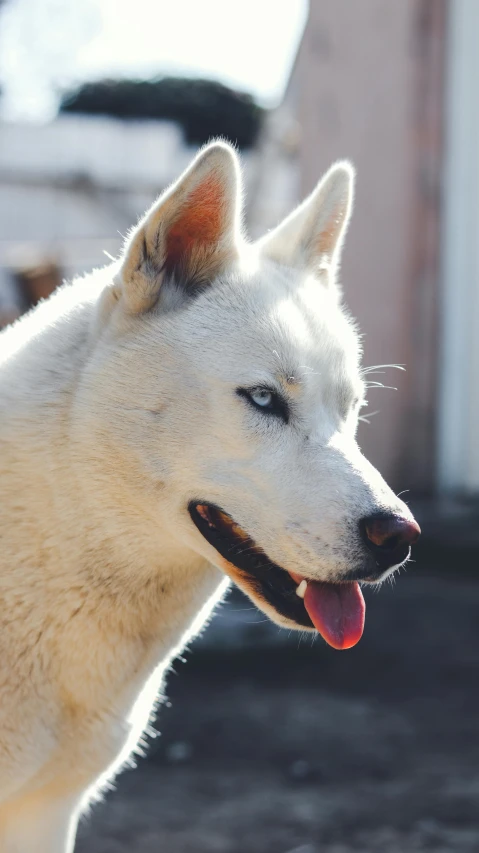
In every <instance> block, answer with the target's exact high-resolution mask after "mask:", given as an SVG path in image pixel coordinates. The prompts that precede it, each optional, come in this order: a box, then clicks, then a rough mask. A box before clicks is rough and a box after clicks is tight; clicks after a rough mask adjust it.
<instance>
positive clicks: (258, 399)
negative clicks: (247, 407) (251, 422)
mask: <svg viewBox="0 0 479 853" xmlns="http://www.w3.org/2000/svg"><path fill="white" fill-rule="evenodd" d="M250 396H251V399H252V401H253V403H254V404H255V406H260V408H261V409H270V408H271V407H272V405H273V394H272V392H271V391H267V390H266V388H257V389H256V390H255V391H251V395H250Z"/></svg>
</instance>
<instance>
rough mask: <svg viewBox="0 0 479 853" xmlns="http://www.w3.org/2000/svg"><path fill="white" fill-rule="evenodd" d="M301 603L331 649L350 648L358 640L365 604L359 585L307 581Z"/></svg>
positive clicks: (354, 583)
mask: <svg viewBox="0 0 479 853" xmlns="http://www.w3.org/2000/svg"><path fill="white" fill-rule="evenodd" d="M304 606H305V608H306V610H307V611H308V614H309V618H310V619H311V622H312V623H313V625H314V627H315V628H316V630H317V631H319V633H320V634H321V636H322V637H323V638H324V639H325V640H326V642H327V643H329V645H330V646H332V647H333V649H350V648H351V646H355V645H356V643H358V642H359V640H360V639H361V635H362V633H363V630H364V616H365V612H366V605H365V603H364V598H363V594H362V592H361V590H360V588H359V584H358V583H356V581H354V582H348V583H319V582H318V581H308V586H307V588H306V592H305V595H304Z"/></svg>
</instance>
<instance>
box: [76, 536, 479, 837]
mask: <svg viewBox="0 0 479 853" xmlns="http://www.w3.org/2000/svg"><path fill="white" fill-rule="evenodd" d="M475 565H476V566H477V553H476V564H475ZM460 568H461V567H460V566H457V569H458V570H459V569H460ZM440 575H441V576H434V574H432V573H429V574H427V572H426V573H423V574H421V575H420V576H418V575H417V574H415V573H414V571H413V570H410V571H409V573H408V574H407V575H406V576H404V577H402V578H400V579H399V580H398V582H397V584H396V586H395V588H394V589H391V588H390V587H386V588H383V589H382V590H381V591H380V592H379V593H377V594H374V593H373V594H370V595H369V596H368V600H367V605H368V614H367V626H366V633H365V636H364V638H363V640H362V641H361V643H360V644H359V645H358V646H357V647H356V648H355V649H353V650H351V651H349V652H334V651H333V650H331V649H329V648H327V647H326V646H325V644H324V643H323V642H322V641H316V642H315V643H314V644H313V645H311V640H310V639H308V640H304V639H303V640H301V639H299V638H298V637H297V636H290V637H289V636H288V635H287V634H286V632H284V633H282V634H278V632H277V631H276V629H275V628H273V627H270V626H269V625H268V626H267V627H266V628H265V624H266V623H262V622H261V624H259V625H257V626H255V624H253V623H254V622H256V621H258V622H259V621H260V620H262V618H263V617H262V616H260V614H258V613H257V612H256V611H254V610H251V609H249V608H250V604H249V603H248V602H246V600H245V599H243V598H241V597H240V596H239V594H235V596H234V598H233V600H232V602H231V603H230V605H229V606H228V607H227V608H225V609H224V610H223V611H222V612H221V613H220V614H219V615H218V616H217V617H216V622H215V624H214V625H213V626H211V628H210V629H208V631H209V632H210V635H209V636H210V637H211V638H213V639H212V640H211V639H210V640H208V632H207V634H206V636H205V639H204V640H201V641H200V642H199V643H197V644H195V645H194V646H193V648H192V650H191V652H190V653H189V654H188V656H187V662H186V663H185V664H182V663H178V664H177V665H176V667H175V669H176V673H175V674H171V675H170V677H169V679H168V685H167V693H168V698H169V705H167V706H166V707H165V706H163V707H162V708H161V710H160V713H159V718H158V723H157V725H158V729H159V730H160V731H161V733H162V734H161V737H159V738H157V739H156V740H154V741H152V742H151V743H150V746H149V754H148V757H147V759H144V760H140V761H139V764H138V767H137V769H136V770H135V771H134V772H126V773H124V774H123V775H122V776H121V777H120V778H119V780H118V782H117V788H116V791H114V792H112V793H110V794H108V795H107V797H106V801H105V802H104V803H103V804H101V805H98V806H96V807H95V808H94V810H93V812H92V814H91V815H90V816H89V817H88V818H87V819H86V820H85V821H84V822H83V825H82V828H81V833H80V838H79V843H78V851H79V853H87V851H88V853H126V851H135V853H153V851H154V853H160V851H161V853H216V851H217V853H246V852H247V851H248V853H293V851H294V853H352V852H353V851H355V853H376V851H377V853H415V852H416V851H421V853H422V851H431V853H477V851H478V850H479V820H478V798H479V737H478V722H477V719H478V710H479V679H478V674H479V583H477V582H475V581H474V580H471V578H470V577H468V576H467V573H463V572H459V571H457V572H456V566H454V565H453V564H452V563H451V564H450V565H449V571H448V573H444V572H441V573H440ZM235 619H236V623H235ZM238 620H239V621H240V622H241V624H242V625H243V629H244V630H245V631H247V636H248V641H247V642H244V643H243V642H242V643H241V648H240V649H239V648H238V643H233V642H232V643H231V644H230V645H231V648H229V649H228V648H226V646H227V645H228V643H227V642H226V641H225V642H222V638H224V637H225V636H226V634H225V631H227V628H228V624H232V625H233V627H232V631H233V632H234V631H237V627H238V626H237V623H238ZM235 624H236V627H234V625H235ZM215 632H216V633H215ZM255 632H257V634H258V637H260V636H261V638H262V639H261V642H260V644H259V645H255V643H254V635H255ZM265 632H266V633H265ZM252 637H253V639H251V638H252Z"/></svg>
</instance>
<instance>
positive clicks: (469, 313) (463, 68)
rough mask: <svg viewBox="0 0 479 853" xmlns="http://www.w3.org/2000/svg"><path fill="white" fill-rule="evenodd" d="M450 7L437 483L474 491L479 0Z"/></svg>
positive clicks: (478, 437)
mask: <svg viewBox="0 0 479 853" xmlns="http://www.w3.org/2000/svg"><path fill="white" fill-rule="evenodd" d="M449 9H450V12H449V15H450V18H449V23H450V32H449V45H448V64H447V94H446V97H447V108H446V116H447V127H446V150H445V162H446V169H445V181H444V187H443V198H444V229H443V259H442V261H443V263H442V271H443V276H442V277H443V282H442V304H441V311H440V315H441V322H442V329H441V332H442V334H441V340H442V351H441V364H440V371H439V376H440V387H439V401H440V406H439V441H438V482H439V486H440V488H441V489H442V491H445V492H469V493H479V94H478V93H479V3H478V2H477V0H454V2H453V3H451V4H450V6H449Z"/></svg>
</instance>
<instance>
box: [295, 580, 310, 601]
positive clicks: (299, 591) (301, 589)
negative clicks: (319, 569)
mask: <svg viewBox="0 0 479 853" xmlns="http://www.w3.org/2000/svg"><path fill="white" fill-rule="evenodd" d="M307 586H308V581H304V580H303V581H301V583H300V585H299V586H298V587H296V595H299V597H300V598H304V593H305V592H306V587H307Z"/></svg>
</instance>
